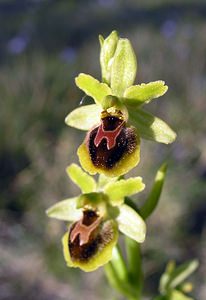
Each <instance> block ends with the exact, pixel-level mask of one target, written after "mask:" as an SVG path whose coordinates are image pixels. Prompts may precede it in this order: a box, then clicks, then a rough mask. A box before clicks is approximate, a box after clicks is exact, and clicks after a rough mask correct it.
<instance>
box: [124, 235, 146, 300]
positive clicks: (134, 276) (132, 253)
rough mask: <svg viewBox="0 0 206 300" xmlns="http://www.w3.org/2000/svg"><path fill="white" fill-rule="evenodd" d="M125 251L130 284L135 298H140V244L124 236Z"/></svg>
mask: <svg viewBox="0 0 206 300" xmlns="http://www.w3.org/2000/svg"><path fill="white" fill-rule="evenodd" d="M125 241H126V251H127V259H128V274H129V282H130V284H131V286H133V287H135V294H136V300H140V299H141V293H142V288H143V272H142V258H141V250H140V245H139V244H138V243H137V242H136V241H134V240H132V239H130V238H128V237H126V240H125Z"/></svg>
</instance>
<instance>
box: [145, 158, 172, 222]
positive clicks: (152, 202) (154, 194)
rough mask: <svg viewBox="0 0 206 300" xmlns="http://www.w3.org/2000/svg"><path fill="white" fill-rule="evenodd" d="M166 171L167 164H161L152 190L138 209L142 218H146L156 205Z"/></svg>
mask: <svg viewBox="0 0 206 300" xmlns="http://www.w3.org/2000/svg"><path fill="white" fill-rule="evenodd" d="M166 172H167V164H166V163H164V164H162V165H161V167H160V168H159V170H158V171H157V173H156V176H155V180H154V183H153V186H152V190H151V192H150V194H149V196H148V198H147V200H146V201H145V204H144V205H143V206H142V207H141V209H140V214H141V216H142V217H143V219H147V218H148V217H149V216H150V215H151V214H152V213H153V211H154V210H155V208H156V207H157V204H158V202H159V199H160V195H161V192H162V188H163V184H164V181H165V176H166Z"/></svg>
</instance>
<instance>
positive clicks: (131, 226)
mask: <svg viewBox="0 0 206 300" xmlns="http://www.w3.org/2000/svg"><path fill="white" fill-rule="evenodd" d="M116 220H117V222H118V227H119V230H120V231H121V232H122V233H124V234H125V235H127V236H128V237H130V238H131V239H133V240H135V241H136V242H138V243H142V242H144V240H145V235H146V225H145V222H144V220H143V219H142V218H141V217H140V215H139V214H138V213H137V212H136V211H135V210H134V209H132V208H131V207H130V206H128V205H126V204H122V205H121V206H120V207H119V215H118V217H117V219H116Z"/></svg>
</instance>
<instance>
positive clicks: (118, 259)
mask: <svg viewBox="0 0 206 300" xmlns="http://www.w3.org/2000/svg"><path fill="white" fill-rule="evenodd" d="M111 262H112V265H113V266H114V269H115V271H116V273H117V274H118V277H119V279H120V280H121V281H122V282H128V273H127V266H126V263H125V260H124V258H123V256H122V253H121V250H120V247H119V246H118V245H117V246H116V247H115V248H114V249H113V255H112V261H111Z"/></svg>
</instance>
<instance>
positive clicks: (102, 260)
mask: <svg viewBox="0 0 206 300" xmlns="http://www.w3.org/2000/svg"><path fill="white" fill-rule="evenodd" d="M107 222H110V223H111V225H112V226H113V236H112V239H111V240H110V241H109V242H108V243H107V242H106V241H105V243H104V244H102V245H101V247H100V248H99V250H98V252H97V253H96V254H95V255H94V256H93V257H91V258H90V259H89V260H86V261H73V260H72V258H71V256H70V253H69V247H68V239H69V233H68V232H67V233H66V234H65V235H64V236H63V238H62V244H63V252H64V258H65V260H66V262H67V266H68V267H74V268H80V269H82V270H83V271H85V272H91V271H94V270H96V269H97V268H99V267H101V266H103V265H104V264H106V263H108V262H109V261H110V259H111V258H112V251H113V248H114V246H115V245H116V243H117V239H118V230H117V227H116V223H115V222H114V221H111V220H110V221H107Z"/></svg>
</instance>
